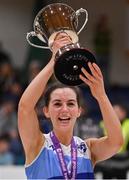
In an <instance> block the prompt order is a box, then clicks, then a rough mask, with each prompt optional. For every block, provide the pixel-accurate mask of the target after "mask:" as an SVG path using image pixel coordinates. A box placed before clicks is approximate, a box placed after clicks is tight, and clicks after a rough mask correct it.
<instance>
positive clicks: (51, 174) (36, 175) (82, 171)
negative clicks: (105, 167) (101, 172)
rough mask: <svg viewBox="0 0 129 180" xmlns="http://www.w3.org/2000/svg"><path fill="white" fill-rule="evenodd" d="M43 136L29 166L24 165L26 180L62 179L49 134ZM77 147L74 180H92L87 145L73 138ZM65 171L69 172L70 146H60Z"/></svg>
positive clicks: (92, 175)
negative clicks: (42, 142) (40, 146)
mask: <svg viewBox="0 0 129 180" xmlns="http://www.w3.org/2000/svg"><path fill="white" fill-rule="evenodd" d="M44 135H45V143H44V145H43V147H42V148H41V150H40V152H39V154H38V155H37V157H36V158H35V159H34V160H33V161H32V163H31V164H29V165H25V171H26V176H27V179H64V177H63V174H62V171H61V167H60V163H59V159H58V156H57V154H56V151H55V149H54V146H53V143H52V141H51V138H50V133H49V134H44ZM74 141H75V143H76V146H77V176H76V179H94V174H93V167H92V163H91V159H90V152H89V149H88V146H87V144H86V143H85V142H84V141H83V140H82V139H80V138H79V137H77V136H74ZM61 147H62V150H63V154H64V159H65V162H66V164H67V169H68V170H71V146H70V145H69V146H65V145H63V144H61Z"/></svg>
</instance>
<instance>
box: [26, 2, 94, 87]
mask: <svg viewBox="0 0 129 180" xmlns="http://www.w3.org/2000/svg"><path fill="white" fill-rule="evenodd" d="M82 13H85V20H84V23H83V25H82V27H81V28H80V30H78V17H79V16H80V15H81V14H82ZM87 21H88V13H87V11H86V10H85V9H83V8H80V9H78V10H77V11H74V10H73V9H72V8H71V7H70V6H68V5H66V4H63V3H54V4H50V5H47V6H46V7H44V8H43V9H41V10H40V11H39V12H38V14H37V15H36V17H35V20H34V23H33V28H34V31H32V32H30V33H27V36H26V38H27V41H28V42H29V44H30V45H32V46H34V47H37V48H43V49H50V50H52V44H53V42H54V39H55V38H56V36H57V34H59V33H60V32H64V33H66V34H67V35H68V36H69V37H70V38H71V41H72V43H71V44H66V45H65V46H63V47H61V48H60V49H59V50H58V51H57V53H56V55H55V65H54V74H55V77H56V78H57V79H58V80H59V81H60V82H61V83H63V84H66V85H70V86H76V85H80V84H81V83H82V80H81V79H80V78H79V74H82V72H81V68H82V67H84V68H85V69H86V70H87V71H88V72H89V73H90V70H89V67H88V62H89V61H90V62H95V61H96V60H95V57H94V55H93V54H92V53H91V52H89V51H88V50H87V49H85V48H83V47H80V44H79V37H78V35H79V34H80V32H81V31H82V30H83V29H84V27H85V25H86V23H87ZM34 36H36V37H37V38H38V39H40V40H41V41H42V42H44V43H46V46H39V45H36V44H33V43H32V42H31V41H30V40H31V38H32V37H34Z"/></svg>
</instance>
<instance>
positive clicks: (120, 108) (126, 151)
mask: <svg viewBox="0 0 129 180" xmlns="http://www.w3.org/2000/svg"><path fill="white" fill-rule="evenodd" d="M113 108H114V110H115V112H116V114H117V116H118V117H119V119H120V122H121V126H122V133H123V137H124V144H123V145H122V147H121V149H120V151H119V153H118V154H116V155H115V156H113V157H112V158H111V159H109V160H107V161H105V162H103V163H101V164H100V165H99V166H98V169H101V170H102V172H103V178H104V179H107V178H108V179H110V178H117V179H126V177H127V171H128V170H129V118H128V107H127V106H126V105H125V104H123V103H121V102H119V103H115V104H114V105H113ZM100 126H101V129H102V131H103V134H106V131H105V128H104V124H103V122H101V123H100Z"/></svg>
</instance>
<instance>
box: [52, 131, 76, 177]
mask: <svg viewBox="0 0 129 180" xmlns="http://www.w3.org/2000/svg"><path fill="white" fill-rule="evenodd" d="M50 137H51V140H52V142H53V145H54V148H55V150H56V153H57V156H58V159H59V162H60V167H61V170H62V174H63V176H64V178H65V179H67V180H68V179H76V174H77V148H76V144H75V141H74V138H72V140H71V172H70V173H69V171H68V169H67V166H66V162H65V159H64V154H63V151H62V148H61V145H60V142H59V140H58V139H57V137H56V135H55V133H54V132H53V131H52V132H51V133H50Z"/></svg>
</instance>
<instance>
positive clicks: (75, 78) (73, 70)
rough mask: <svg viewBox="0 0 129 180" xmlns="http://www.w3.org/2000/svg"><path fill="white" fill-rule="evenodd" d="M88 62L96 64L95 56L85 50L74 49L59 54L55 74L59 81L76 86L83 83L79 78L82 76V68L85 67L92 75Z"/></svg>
mask: <svg viewBox="0 0 129 180" xmlns="http://www.w3.org/2000/svg"><path fill="white" fill-rule="evenodd" d="M88 62H91V63H93V62H95V63H96V59H95V57H94V55H93V54H92V53H91V52H89V51H88V50H86V49H84V48H73V49H70V50H69V51H65V52H63V53H62V54H61V53H60V52H59V54H58V53H57V55H56V62H55V66H54V74H55V77H56V78H57V80H59V81H60V82H61V83H63V84H66V85H69V86H76V85H80V84H82V83H83V81H82V80H81V79H80V78H79V75H80V74H82V75H83V73H82V71H81V68H82V67H84V68H85V69H86V70H87V71H88V72H89V73H90V74H91V71H90V69H89V67H88Z"/></svg>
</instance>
